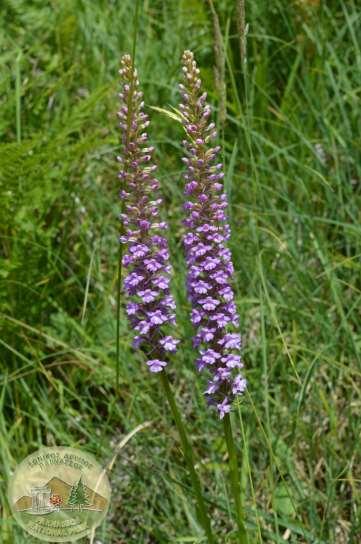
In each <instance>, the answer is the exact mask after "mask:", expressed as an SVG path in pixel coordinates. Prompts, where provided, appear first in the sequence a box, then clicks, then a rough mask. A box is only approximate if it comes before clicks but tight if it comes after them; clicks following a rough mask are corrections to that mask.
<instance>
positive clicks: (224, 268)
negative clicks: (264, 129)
mask: <svg viewBox="0 0 361 544" xmlns="http://www.w3.org/2000/svg"><path fill="white" fill-rule="evenodd" d="M182 64H183V74H184V85H183V84H181V85H180V92H181V96H182V104H180V106H179V108H180V110H181V113H182V116H183V124H184V128H185V132H186V136H187V137H186V140H184V142H183V144H184V147H185V151H186V155H187V156H186V157H184V158H183V162H184V163H185V164H186V167H187V168H186V172H185V174H184V178H185V191H184V192H185V195H186V201H185V204H184V209H185V212H186V219H185V220H184V224H185V226H186V233H185V235H184V238H183V242H184V246H185V253H186V261H187V290H188V296H189V299H190V301H191V303H192V315H191V320H192V323H193V325H194V326H195V327H196V335H195V337H194V339H193V343H194V346H195V347H197V348H198V349H199V357H198V359H197V361H196V363H197V367H198V370H203V369H205V368H206V369H208V371H209V372H210V374H211V379H210V381H209V383H208V387H207V390H206V391H205V394H206V396H207V398H208V401H209V403H210V404H213V405H216V407H217V409H218V412H219V415H220V418H221V419H223V417H224V416H225V414H226V413H228V412H230V410H231V404H232V401H233V400H234V398H235V397H236V396H237V395H240V394H242V393H243V392H244V391H245V389H246V385H247V382H246V380H245V378H244V377H243V375H242V373H241V372H240V369H241V368H242V367H243V363H242V359H241V353H240V352H241V337H240V334H239V333H238V332H236V331H237V329H238V326H239V320H238V316H237V310H236V305H235V303H234V293H233V290H232V287H231V280H232V275H233V265H232V257H231V252H230V250H229V249H228V248H227V246H226V243H227V240H228V238H229V235H230V227H229V224H228V222H227V217H226V208H227V198H226V194H225V193H224V192H223V184H222V179H223V176H224V174H223V172H222V169H223V165H222V163H220V162H217V155H218V153H219V151H220V148H219V147H212V145H211V141H212V140H213V139H214V138H215V137H216V136H217V133H216V130H215V125H214V123H209V117H210V114H211V109H210V107H209V106H208V105H207V103H206V98H207V95H206V93H202V92H201V80H200V78H199V69H198V68H197V65H196V62H195V60H194V56H193V53H192V52H191V51H185V52H184V54H183V57H182Z"/></svg>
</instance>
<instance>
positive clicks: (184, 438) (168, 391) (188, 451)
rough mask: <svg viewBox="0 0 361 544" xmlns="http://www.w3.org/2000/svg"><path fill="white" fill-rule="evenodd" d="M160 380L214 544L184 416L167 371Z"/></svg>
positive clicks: (202, 519)
mask: <svg viewBox="0 0 361 544" xmlns="http://www.w3.org/2000/svg"><path fill="white" fill-rule="evenodd" d="M160 380H161V382H162V386H163V389H164V392H165V395H166V397H167V401H168V403H169V406H170V409H171V411H172V415H173V419H174V422H175V424H176V427H177V430H178V433H179V437H180V441H181V444H182V449H183V455H184V459H185V461H186V463H187V466H188V470H189V474H190V478H191V483H192V486H193V490H194V494H195V499H196V505H197V517H198V520H199V522H200V523H201V525H202V527H203V529H204V532H205V534H206V536H207V540H208V543H209V544H214V543H215V540H214V537H213V534H212V528H211V523H210V520H209V517H208V514H207V509H206V505H205V502H204V499H203V495H202V488H201V483H200V480H199V477H198V474H197V472H196V469H195V461H194V453H193V448H192V444H191V441H190V439H189V438H188V434H187V430H186V427H185V425H184V423H183V420H182V416H181V414H180V411H179V409H178V406H177V403H176V399H175V397H174V395H173V391H172V388H171V386H170V383H169V380H168V376H167V374H166V371H163V372H161V373H160Z"/></svg>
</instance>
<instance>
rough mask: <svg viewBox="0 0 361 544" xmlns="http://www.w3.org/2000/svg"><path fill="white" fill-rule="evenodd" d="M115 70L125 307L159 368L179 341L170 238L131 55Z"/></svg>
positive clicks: (138, 342)
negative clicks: (161, 211)
mask: <svg viewBox="0 0 361 544" xmlns="http://www.w3.org/2000/svg"><path fill="white" fill-rule="evenodd" d="M119 73H120V76H121V79H122V91H121V93H120V95H119V96H120V100H121V105H120V109H119V112H118V117H119V119H120V127H121V132H122V152H121V154H120V156H118V157H117V160H118V162H119V163H120V164H121V168H122V169H121V172H120V173H119V179H120V180H121V183H122V187H121V191H120V195H121V199H122V209H123V213H122V214H121V221H122V226H123V233H122V236H121V238H120V242H121V243H122V244H125V245H126V249H125V251H124V255H123V259H122V262H123V266H124V272H125V274H124V275H125V277H124V279H123V288H124V291H125V295H126V298H127V307H126V310H127V315H128V319H129V321H130V324H131V326H132V329H133V330H134V331H136V332H137V333H138V334H137V336H135V337H134V341H133V347H134V348H139V347H141V348H142V350H143V351H144V352H145V353H146V354H147V356H148V357H149V360H148V361H147V365H148V367H149V370H150V371H151V372H161V371H162V370H163V369H164V368H165V367H166V365H167V361H168V354H169V353H173V352H175V351H176V349H177V343H178V340H176V339H175V338H173V336H171V335H170V332H171V327H172V325H174V323H175V315H174V309H175V302H174V299H173V297H172V295H171V294H170V291H169V281H170V273H171V266H170V264H169V252H168V241H167V239H166V238H165V237H164V236H163V234H162V231H163V230H165V229H166V228H167V225H166V223H164V222H160V220H159V206H160V205H161V203H162V199H161V198H159V194H158V187H159V182H158V180H157V179H156V178H155V177H154V174H153V172H154V170H155V169H156V166H155V165H154V164H152V153H153V148H152V147H149V145H148V143H147V140H148V136H147V133H146V127H147V126H148V124H149V121H148V116H147V115H146V114H145V113H143V107H144V103H143V94H142V93H141V92H140V90H139V81H138V77H137V72H136V70H135V68H134V66H133V63H132V59H131V57H130V56H129V55H124V56H123V57H122V59H121V69H120V71H119Z"/></svg>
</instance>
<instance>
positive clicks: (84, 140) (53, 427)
mask: <svg viewBox="0 0 361 544" xmlns="http://www.w3.org/2000/svg"><path fill="white" fill-rule="evenodd" d="M214 4H215V6H216V9H217V10H218V15H219V19H220V25H221V30H222V33H223V36H224V40H225V45H226V53H227V55H226V88H227V113H228V117H227V122H226V125H225V128H224V131H223V132H222V134H221V137H220V139H221V143H222V142H223V143H224V161H225V165H226V190H227V193H228V195H229V196H230V217H231V223H232V239H231V249H232V252H233V257H234V263H235V268H236V282H235V287H236V290H237V303H238V307H239V311H240V316H241V324H242V325H241V328H242V331H243V333H244V339H245V362H246V367H247V376H248V379H249V392H248V394H247V396H246V397H245V400H244V402H243V403H242V404H241V405H240V407H239V410H236V414H235V423H236V424H237V425H236V426H237V427H238V429H237V430H238V435H237V436H238V439H239V447H240V450H241V449H242V451H243V456H242V485H243V489H244V492H245V494H246V501H245V509H246V515H247V517H246V523H247V525H248V528H249V529H250V531H251V533H253V537H254V541H255V542H257V543H261V542H262V543H270V544H271V543H272V544H274V543H281V542H284V541H287V542H289V543H291V544H299V543H303V542H307V543H309V542H312V543H315V544H316V543H318V544H326V543H327V544H328V543H329V542H335V544H346V543H347V544H357V543H358V541H359V534H360V532H361V521H360V516H359V512H360V508H361V493H360V485H359V482H360V479H361V451H360V449H361V445H360V440H359V436H360V418H359V411H360V406H361V398H360V376H361V335H360V327H359V323H360V310H359V308H360V307H361V286H360V269H361V266H360V255H361V243H360V240H361V227H360V208H361V189H360V188H361V181H360V180H361V171H360V170H361V167H360V165H361V160H360V159H361V157H360V152H361V148H360V143H359V138H358V134H359V102H360V88H361V80H360V74H361V48H360V43H361V36H360V28H361V25H360V13H359V9H357V7H358V6H357V3H356V2H355V1H354V0H350V1H349V2H345V1H344V0H340V1H336V0H335V1H330V2H322V1H320V2H317V1H316V0H312V1H311V0H302V1H301V0H291V1H287V2H286V0H276V1H274V2H260V1H258V2H246V18H247V22H248V24H249V30H248V36H247V64H246V66H242V65H241V62H240V54H239V49H240V48H239V35H238V30H237V23H236V10H235V5H236V2H233V1H231V0H220V1H219V2H218V1H217V2H214ZM134 5H135V3H134V1H133V0H122V1H120V0H113V1H105V0H95V1H93V2H87V1H85V0H67V1H64V2H60V3H57V2H48V1H40V0H5V1H3V2H2V6H1V7H2V9H1V14H0V27H1V30H2V32H0V66H1V74H2V77H1V79H0V109H1V115H0V201H1V207H0V330H1V334H0V442H1V444H2V448H1V451H0V465H1V466H0V468H1V470H0V474H3V475H4V476H3V481H2V482H1V483H2V484H6V480H7V478H8V477H9V475H10V474H11V472H12V471H13V470H14V468H15V466H16V464H17V463H18V462H19V461H20V460H21V459H22V458H23V457H25V455H27V454H28V453H30V452H31V451H34V450H35V449H37V448H38V447H39V446H40V445H42V444H45V445H54V444H63V445H69V446H78V447H83V448H85V449H87V450H89V451H91V452H93V453H94V454H95V455H96V456H97V457H98V458H99V460H100V461H101V462H104V464H106V463H107V462H108V461H109V460H110V459H112V458H113V456H114V455H115V453H116V452H117V451H118V450H117V448H116V446H117V444H118V443H119V442H120V441H121V438H122V437H123V435H126V434H127V433H129V432H130V431H131V430H133V429H134V428H135V427H136V426H137V425H138V424H139V423H143V422H144V421H151V425H150V426H149V427H147V428H146V430H143V431H142V432H140V433H138V434H137V435H136V436H134V437H133V438H132V439H131V441H130V442H129V443H128V444H127V445H126V446H125V447H124V449H122V451H121V453H120V454H119V456H118V458H117V460H116V462H115V464H114V466H113V469H112V473H111V482H112V490H113V494H112V506H111V510H110V514H109V516H108V518H107V520H106V521H105V522H104V523H103V526H102V528H100V529H99V531H98V535H97V537H98V539H99V540H100V541H102V542H117V541H126V542H127V543H129V544H131V543H137V544H138V543H152V542H157V543H158V542H159V543H166V542H170V541H171V542H176V541H179V542H182V541H183V542H200V541H201V530H200V528H199V526H198V525H197V522H196V517H195V512H194V511H193V506H192V502H191V501H190V500H189V497H190V495H191V490H190V485H189V481H188V480H187V476H186V474H185V473H184V469H183V465H182V458H181V455H180V453H179V449H178V443H177V439H176V435H175V434H173V433H174V430H173V428H172V427H171V426H170V424H169V423H170V416H169V413H168V409H167V407H166V405H165V403H164V398H163V396H162V393H161V391H160V390H159V389H158V386H157V380H156V377H154V376H150V375H149V372H148V371H147V369H146V368H144V367H145V365H144V364H143V361H142V357H141V354H139V353H133V352H132V350H131V348H130V344H131V337H132V331H130V330H129V328H128V326H127V324H126V322H125V318H124V316H123V315H122V320H121V376H120V378H121V383H120V391H119V393H117V392H116V391H115V387H114V384H115V364H114V356H115V299H116V269H117V254H118V243H117V238H118V230H119V228H118V227H119V225H118V220H117V214H118V213H119V204H118V189H119V187H118V182H117V167H116V163H115V161H114V157H115V155H116V153H117V149H118V145H119V133H118V130H117V119H116V116H115V112H116V109H117V97H116V92H117V88H118V87H117V70H118V64H119V59H120V55H121V53H122V52H124V51H129V50H130V49H131V43H132V17H133V13H134ZM140 7H141V9H140V20H139V33H138V44H137V55H136V56H137V64H138V68H139V74H140V79H141V83H142V85H143V88H144V91H145V97H146V105H147V107H148V108H149V113H150V115H151V120H152V125H151V135H152V140H153V143H154V144H155V145H156V146H157V159H158V161H159V163H160V169H159V177H160V180H161V183H162V188H163V193H164V197H165V204H166V205H165V213H166V214H167V219H168V220H169V222H170V232H169V238H170V243H171V251H172V259H173V262H174V266H175V269H176V276H175V278H174V282H173V287H174V290H175V294H176V297H177V301H178V309H177V314H178V328H179V336H180V337H181V338H182V339H184V342H183V345H182V349H181V350H180V352H179V353H178V355H177V356H176V357H175V360H174V364H173V367H172V368H173V373H172V376H171V377H172V381H174V385H175V389H176V392H177V396H178V397H179V403H180V405H181V409H182V412H183V414H184V416H185V417H186V418H187V420H188V422H189V425H190V430H191V435H192V437H193V440H194V447H195V449H196V452H197V455H198V459H199V465H198V467H197V470H198V471H199V474H200V477H201V478H202V480H203V481H205V482H206V485H207V497H206V498H207V500H208V501H209V506H210V511H211V513H212V519H213V520H214V526H215V532H216V533H217V535H218V536H219V541H220V542H225V543H227V544H228V543H232V542H234V536H235V533H234V527H232V526H231V525H230V521H229V519H230V517H229V513H228V508H229V501H230V500H231V499H230V496H229V494H228V491H227V489H226V483H225V481H224V476H223V474H224V470H223V469H224V468H225V464H226V459H225V456H226V452H225V450H224V446H223V445H222V441H219V440H218V436H219V432H220V429H219V423H218V421H217V420H216V419H215V417H214V415H213V414H212V413H211V412H209V411H208V409H207V408H206V406H205V403H204V398H203V396H202V392H203V390H204V385H205V384H204V381H203V379H202V378H199V376H198V374H196V373H195V372H194V365H193V359H194V353H193V351H192V347H191V341H190V338H191V333H192V329H191V326H190V324H189V320H188V318H187V311H188V304H187V302H186V297H185V290H184V281H183V278H184V260H183V256H182V247H181V242H180V238H181V231H182V224H181V219H182V212H181V204H182V181H181V170H182V163H181V161H180V157H181V155H180V145H179V142H180V139H181V138H182V130H181V127H180V126H179V123H177V122H176V121H175V120H173V119H171V118H170V117H169V116H168V115H167V114H164V113H163V112H164V111H170V112H173V111H174V110H173V108H177V106H178V98H179V97H178V90H177V83H178V80H179V64H180V62H179V61H180V56H181V53H182V50H183V49H185V48H191V49H193V50H194V51H195V54H196V56H197V59H198V61H199V64H200V67H201V75H202V77H203V79H204V82H205V85H206V87H207V90H208V91H209V93H208V94H209V98H210V100H211V102H212V103H213V105H214V106H215V108H216V109H217V107H218V100H219V97H218V96H217V93H216V90H215V85H214V64H215V59H214V36H213V26H212V19H211V14H210V11H209V7H208V3H207V2H203V1H201V0H179V1H172V2H165V1H161V0H154V1H153V0H152V2H149V1H147V0H144V1H141V2H140ZM152 108H154V109H152ZM50 399H51V401H50ZM5 487H6V485H5V486H4V485H3V486H2V485H0V501H1V505H2V508H1V517H2V524H1V525H0V541H1V542H4V543H5V544H10V543H11V544H13V543H15V544H23V543H24V542H31V539H30V540H29V539H28V538H27V537H26V536H24V534H23V533H22V531H21V530H20V529H19V528H18V527H17V526H16V525H15V523H14V522H13V521H12V519H11V517H10V513H9V508H8V504H7V499H6V492H5Z"/></svg>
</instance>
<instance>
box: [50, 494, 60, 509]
mask: <svg viewBox="0 0 361 544" xmlns="http://www.w3.org/2000/svg"><path fill="white" fill-rule="evenodd" d="M50 504H51V505H52V506H54V507H55V508H56V510H57V512H59V510H60V507H61V505H62V504H63V497H61V496H60V495H55V494H54V495H51V496H50Z"/></svg>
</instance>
